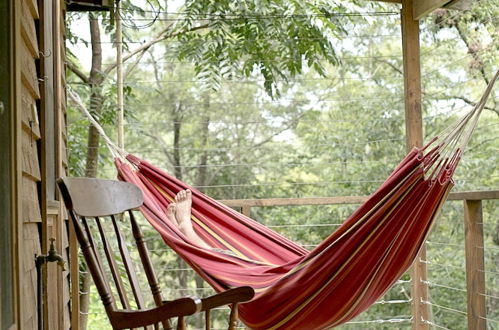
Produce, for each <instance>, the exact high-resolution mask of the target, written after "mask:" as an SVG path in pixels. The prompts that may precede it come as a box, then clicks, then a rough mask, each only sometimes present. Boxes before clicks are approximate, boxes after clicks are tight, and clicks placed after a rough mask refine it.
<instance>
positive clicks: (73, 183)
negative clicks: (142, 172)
mask: <svg viewBox="0 0 499 330" xmlns="http://www.w3.org/2000/svg"><path fill="white" fill-rule="evenodd" d="M61 180H62V181H63V182H64V185H65V187H66V188H67V189H68V190H67V193H68V194H69V195H70V196H71V200H70V201H68V200H66V206H67V207H68V208H70V209H73V210H74V211H75V212H76V213H77V214H78V215H80V216H84V217H102V216H108V215H112V214H119V213H123V212H124V211H127V210H128V209H135V208H138V207H139V206H141V205H142V202H143V197H142V191H140V189H139V188H138V187H137V186H135V185H133V184H130V183H127V182H121V181H114V180H100V179H92V178H68V177H66V178H62V179H61ZM68 202H69V203H70V205H68Z"/></svg>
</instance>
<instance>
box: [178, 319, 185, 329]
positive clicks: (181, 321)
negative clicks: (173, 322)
mask: <svg viewBox="0 0 499 330" xmlns="http://www.w3.org/2000/svg"><path fill="white" fill-rule="evenodd" d="M185 329H186V326H185V320H184V317H183V316H179V317H178V321H177V330H185Z"/></svg>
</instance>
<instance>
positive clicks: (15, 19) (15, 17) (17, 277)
mask: <svg viewBox="0 0 499 330" xmlns="http://www.w3.org/2000/svg"><path fill="white" fill-rule="evenodd" d="M10 5H11V8H10V10H11V13H12V16H11V17H12V23H11V27H12V34H11V36H12V40H13V41H12V48H13V49H12V52H11V55H12V56H11V63H10V64H11V66H12V71H11V73H12V79H11V91H12V92H11V95H10V96H11V101H12V104H11V109H12V112H11V113H12V118H11V128H12V142H11V147H12V157H11V163H10V167H11V169H12V172H11V180H12V181H11V183H12V186H11V196H12V200H11V207H12V226H13V233H12V234H13V235H12V246H14V247H15V248H14V253H13V254H14V278H13V280H14V283H13V285H14V300H15V304H14V313H15V323H16V325H17V326H18V327H22V321H23V320H24V316H25V315H24V314H25V310H24V308H23V299H22V285H23V283H22V281H23V277H22V274H23V269H22V260H23V249H22V244H21V243H20V242H22V241H23V237H22V235H23V221H22V217H23V212H22V202H21V189H22V182H21V180H22V168H21V161H20V159H21V158H20V157H21V156H22V150H21V133H22V132H21V130H22V109H21V105H22V100H21V92H20V90H21V86H22V84H21V61H20V59H19V57H18V56H19V54H20V52H21V47H22V43H23V41H22V38H21V34H20V31H21V24H20V22H21V12H20V11H21V2H20V0H10Z"/></svg>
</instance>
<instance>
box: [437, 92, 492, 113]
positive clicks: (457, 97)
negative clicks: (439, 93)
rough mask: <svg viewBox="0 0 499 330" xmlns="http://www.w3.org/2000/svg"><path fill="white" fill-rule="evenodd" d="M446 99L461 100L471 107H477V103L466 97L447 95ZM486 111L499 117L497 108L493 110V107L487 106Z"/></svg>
mask: <svg viewBox="0 0 499 330" xmlns="http://www.w3.org/2000/svg"><path fill="white" fill-rule="evenodd" d="M446 97H447V98H449V99H457V100H461V101H463V102H464V103H466V104H469V105H471V106H475V105H476V102H473V101H472V100H470V99H469V98H467V97H465V96H458V95H447V96H446ZM484 109H487V110H490V111H492V112H495V113H496V114H497V115H498V116H499V109H496V108H493V107H489V106H485V107H484Z"/></svg>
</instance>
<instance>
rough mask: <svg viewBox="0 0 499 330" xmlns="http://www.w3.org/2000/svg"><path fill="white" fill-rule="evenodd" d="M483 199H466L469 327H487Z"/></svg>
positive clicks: (481, 328)
mask: <svg viewBox="0 0 499 330" xmlns="http://www.w3.org/2000/svg"><path fill="white" fill-rule="evenodd" d="M482 222H483V214H482V201H480V200H465V201H464V234H465V249H466V292H467V295H468V297H467V301H468V329H474V330H485V329H487V322H486V320H485V317H486V316H487V311H486V301H485V296H484V295H483V294H484V293H485V273H484V272H483V270H484V264H485V262H484V251H483V225H482Z"/></svg>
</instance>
